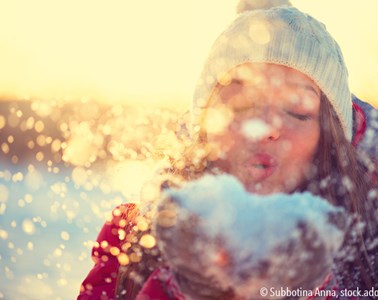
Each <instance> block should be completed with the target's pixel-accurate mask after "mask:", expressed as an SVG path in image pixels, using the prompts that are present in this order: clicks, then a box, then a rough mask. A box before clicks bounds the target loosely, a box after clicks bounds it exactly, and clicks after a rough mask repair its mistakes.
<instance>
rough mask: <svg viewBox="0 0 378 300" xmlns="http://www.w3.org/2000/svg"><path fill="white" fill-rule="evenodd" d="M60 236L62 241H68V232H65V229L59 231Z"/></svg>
mask: <svg viewBox="0 0 378 300" xmlns="http://www.w3.org/2000/svg"><path fill="white" fill-rule="evenodd" d="M60 238H61V239H62V240H63V241H68V240H69V239H70V234H69V233H68V232H67V231H62V232H61V233H60Z"/></svg>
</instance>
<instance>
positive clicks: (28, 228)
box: [22, 219, 35, 235]
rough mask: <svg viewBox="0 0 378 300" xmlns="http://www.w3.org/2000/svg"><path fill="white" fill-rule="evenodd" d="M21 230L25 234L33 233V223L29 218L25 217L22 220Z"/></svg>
mask: <svg viewBox="0 0 378 300" xmlns="http://www.w3.org/2000/svg"><path fill="white" fill-rule="evenodd" d="M22 230H23V231H24V232H25V233H26V234H30V235H32V234H34V233H35V226H34V223H33V222H32V221H31V220H30V219H25V220H24V221H23V222H22Z"/></svg>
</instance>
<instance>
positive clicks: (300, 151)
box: [287, 123, 320, 163]
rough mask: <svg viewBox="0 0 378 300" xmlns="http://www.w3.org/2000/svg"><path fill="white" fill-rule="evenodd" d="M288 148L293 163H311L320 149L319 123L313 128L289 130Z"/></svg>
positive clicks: (313, 125) (304, 127) (312, 126)
mask: <svg viewBox="0 0 378 300" xmlns="http://www.w3.org/2000/svg"><path fill="white" fill-rule="evenodd" d="M287 137H288V138H287V143H288V144H287V146H288V148H289V149H290V151H289V152H290V154H289V155H290V156H291V160H292V161H298V162H302V163H311V162H312V161H313V157H314V154H315V153H316V150H317V148H318V144H319V137H320V128H319V124H318V123H314V124H312V125H311V126H303V127H297V128H296V129H292V130H290V131H289V130H288V135H287Z"/></svg>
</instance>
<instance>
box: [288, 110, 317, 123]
mask: <svg viewBox="0 0 378 300" xmlns="http://www.w3.org/2000/svg"><path fill="white" fill-rule="evenodd" d="M285 112H286V113H287V114H288V115H289V116H291V117H293V118H295V119H298V120H300V121H307V120H310V119H311V116H310V115H304V114H297V113H294V112H292V111H290V110H285Z"/></svg>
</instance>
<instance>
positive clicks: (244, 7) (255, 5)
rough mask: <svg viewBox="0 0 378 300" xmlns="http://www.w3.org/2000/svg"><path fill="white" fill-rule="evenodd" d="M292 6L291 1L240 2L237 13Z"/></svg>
mask: <svg viewBox="0 0 378 300" xmlns="http://www.w3.org/2000/svg"><path fill="white" fill-rule="evenodd" d="M281 5H288V6H292V4H291V3H290V1H289V0H240V1H239V4H238V6H237V8H236V11H237V13H243V12H246V11H249V10H254V9H268V8H271V7H274V6H281Z"/></svg>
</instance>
